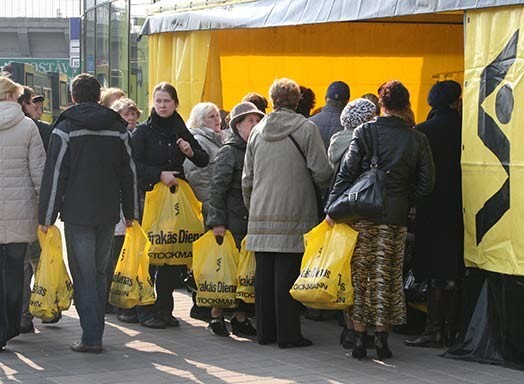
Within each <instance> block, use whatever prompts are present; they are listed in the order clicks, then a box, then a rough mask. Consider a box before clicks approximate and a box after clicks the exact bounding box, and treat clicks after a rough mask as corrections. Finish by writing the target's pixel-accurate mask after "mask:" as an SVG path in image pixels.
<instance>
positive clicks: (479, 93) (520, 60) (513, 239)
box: [462, 6, 524, 275]
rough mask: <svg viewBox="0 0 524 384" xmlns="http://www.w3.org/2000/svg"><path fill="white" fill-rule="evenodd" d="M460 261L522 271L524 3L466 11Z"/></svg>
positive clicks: (509, 271)
mask: <svg viewBox="0 0 524 384" xmlns="http://www.w3.org/2000/svg"><path fill="white" fill-rule="evenodd" d="M465 27H466V52H465V75H464V77H465V78H464V79H465V87H464V117H463V122H464V124H463V154H462V178H463V191H464V192H463V200H464V223H465V228H466V231H465V232H466V233H465V241H464V248H465V261H466V265H468V266H476V267H479V268H481V269H485V270H488V271H492V272H498V273H504V274H510V275H524V236H522V233H521V232H522V228H523V227H524V198H523V196H524V195H523V194H522V191H523V190H524V171H523V165H524V150H523V148H522V145H523V143H524V129H522V128H523V127H522V124H523V121H524V81H523V76H524V36H523V35H522V31H521V30H520V29H521V28H522V27H524V7H522V6H517V7H505V8H497V9H491V10H481V11H468V12H467V15H466V26H465Z"/></svg>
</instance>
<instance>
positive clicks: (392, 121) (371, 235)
mask: <svg viewBox="0 0 524 384" xmlns="http://www.w3.org/2000/svg"><path fill="white" fill-rule="evenodd" d="M379 98H380V105H381V108H382V116H381V117H377V118H376V119H375V120H373V121H371V122H368V123H365V124H363V125H361V126H360V127H358V128H356V129H355V131H354V133H353V139H352V141H351V144H350V148H349V151H348V153H347V154H346V156H345V157H344V160H343V161H342V164H341V168H340V171H339V173H338V175H337V177H336V180H335V183H334V185H333V188H332V190H331V193H330V195H329V198H328V201H327V204H326V207H327V212H330V207H331V205H333V203H336V202H337V201H339V197H340V196H341V195H343V194H344V192H345V191H346V190H348V189H349V188H350V187H352V185H353V184H354V183H355V182H356V181H357V179H358V178H359V176H361V175H362V174H363V173H365V172H367V171H368V170H370V169H371V168H373V167H376V168H378V170H379V171H380V172H381V173H382V177H383V179H384V188H383V191H382V194H383V203H384V210H383V211H382V212H381V214H379V215H376V216H373V217H365V216H362V217H356V218H354V219H353V220H352V221H353V222H352V223H351V226H352V227H353V228H354V229H355V230H357V231H358V232H359V235H358V241H357V244H356V247H355V252H354V254H353V258H352V261H351V269H352V280H353V286H354V288H355V299H354V304H353V308H352V311H351V312H352V313H351V318H352V320H353V326H354V329H355V339H354V344H353V352H352V355H353V357H354V358H358V359H361V358H362V357H364V356H366V353H367V351H366V339H367V327H368V326H374V327H375V345H376V350H377V355H378V358H380V359H384V358H389V357H392V353H391V350H390V349H389V347H388V343H387V338H388V333H387V330H388V328H389V326H391V325H396V324H402V323H405V322H406V307H405V302H404V294H403V287H402V264H403V254H404V244H405V238H406V220H407V216H408V210H409V206H410V202H412V201H413V200H416V199H420V198H423V197H426V196H428V195H430V193H431V191H432V189H433V184H434V169H433V160H432V158H431V152H430V149H429V144H428V141H427V139H426V137H425V136H424V135H422V134H421V133H420V132H417V131H415V130H414V129H412V128H411V122H410V121H407V120H406V116H410V113H409V111H410V110H411V108H410V102H409V92H408V90H407V89H406V88H405V87H404V85H402V83H400V82H399V81H396V80H393V81H389V82H387V83H385V84H383V85H382V86H381V87H380V89H379ZM353 197H354V196H353ZM326 219H327V220H328V222H329V223H331V224H333V223H334V222H333V219H332V218H331V217H330V216H329V215H328V216H327V217H326ZM337 221H339V220H337ZM341 221H343V220H341Z"/></svg>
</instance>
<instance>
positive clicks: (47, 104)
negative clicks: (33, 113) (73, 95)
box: [43, 88, 53, 114]
mask: <svg viewBox="0 0 524 384" xmlns="http://www.w3.org/2000/svg"><path fill="white" fill-rule="evenodd" d="M51 100H53V91H52V90H51V88H44V103H43V111H44V113H49V114H51V113H52V108H51Z"/></svg>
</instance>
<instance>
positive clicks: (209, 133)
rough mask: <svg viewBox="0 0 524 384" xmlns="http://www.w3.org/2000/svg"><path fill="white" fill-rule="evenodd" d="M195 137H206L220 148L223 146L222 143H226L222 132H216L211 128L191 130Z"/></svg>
mask: <svg viewBox="0 0 524 384" xmlns="http://www.w3.org/2000/svg"><path fill="white" fill-rule="evenodd" d="M189 132H191V134H192V135H193V136H195V135H200V136H204V137H205V138H207V139H209V140H211V141H212V142H214V143H215V144H217V145H218V146H222V143H223V142H224V136H223V135H222V134H221V133H220V132H215V131H214V130H213V129H211V128H207V127H202V128H191V129H190V130H189Z"/></svg>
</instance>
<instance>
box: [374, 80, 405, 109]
mask: <svg viewBox="0 0 524 384" xmlns="http://www.w3.org/2000/svg"><path fill="white" fill-rule="evenodd" d="M378 97H379V103H380V105H381V106H383V107H384V108H385V109H387V110H389V111H403V110H405V109H407V108H409V107H410V106H411V103H410V102H409V91H408V89H407V88H406V87H405V86H404V84H402V83H401V82H400V81H398V80H390V81H387V82H385V83H384V84H382V85H381V86H380V88H379V89H378Z"/></svg>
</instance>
